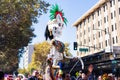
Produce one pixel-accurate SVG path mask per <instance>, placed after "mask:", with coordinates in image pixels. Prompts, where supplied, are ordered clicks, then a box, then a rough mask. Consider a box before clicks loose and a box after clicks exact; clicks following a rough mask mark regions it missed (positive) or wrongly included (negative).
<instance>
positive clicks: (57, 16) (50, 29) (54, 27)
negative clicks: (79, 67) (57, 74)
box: [45, 4, 67, 68]
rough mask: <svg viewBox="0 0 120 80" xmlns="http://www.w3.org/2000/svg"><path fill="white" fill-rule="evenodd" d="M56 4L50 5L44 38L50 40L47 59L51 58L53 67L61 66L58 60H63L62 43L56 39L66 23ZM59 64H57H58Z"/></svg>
mask: <svg viewBox="0 0 120 80" xmlns="http://www.w3.org/2000/svg"><path fill="white" fill-rule="evenodd" d="M62 11H63V10H61V9H60V8H59V7H58V5H57V4H55V5H52V7H51V9H50V21H49V22H48V23H47V26H46V30H45V38H46V40H48V39H49V40H50V43H51V48H50V53H49V54H48V59H50V58H51V59H52V60H53V65H52V66H53V68H61V67H62V66H61V64H60V61H61V60H63V52H64V48H65V46H64V43H63V42H61V41H59V40H57V38H58V37H60V36H61V33H62V29H63V26H64V24H66V23H67V19H66V18H65V17H64V13H63V12H62ZM58 64H59V65H58Z"/></svg>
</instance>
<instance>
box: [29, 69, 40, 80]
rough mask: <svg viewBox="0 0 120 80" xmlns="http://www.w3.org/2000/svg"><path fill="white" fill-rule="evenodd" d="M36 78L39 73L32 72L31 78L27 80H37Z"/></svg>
mask: <svg viewBox="0 0 120 80" xmlns="http://www.w3.org/2000/svg"><path fill="white" fill-rule="evenodd" d="M38 77H39V72H38V71H37V70H34V71H33V74H32V76H31V77H30V78H29V79H28V80H39V79H38Z"/></svg>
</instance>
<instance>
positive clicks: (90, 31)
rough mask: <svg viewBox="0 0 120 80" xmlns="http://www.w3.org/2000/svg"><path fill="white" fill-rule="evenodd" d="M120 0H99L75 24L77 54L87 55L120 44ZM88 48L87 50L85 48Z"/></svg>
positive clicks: (111, 49) (108, 50)
mask: <svg viewBox="0 0 120 80" xmlns="http://www.w3.org/2000/svg"><path fill="white" fill-rule="evenodd" d="M119 25H120V0H99V2H98V3H97V4H96V5H94V6H93V7H92V8H91V9H90V10H88V12H86V13H85V14H84V15H83V16H82V17H80V18H79V19H78V20H77V21H76V22H75V23H74V24H73V26H75V27H76V29H77V42H78V49H79V51H81V52H80V53H78V54H77V55H78V56H79V55H80V56H87V55H91V54H93V53H96V52H100V51H102V50H106V51H107V52H112V51H113V46H120V34H119V31H120V26H119ZM85 49H86V50H85Z"/></svg>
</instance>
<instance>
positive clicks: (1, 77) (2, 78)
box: [0, 71, 4, 80]
mask: <svg viewBox="0 0 120 80" xmlns="http://www.w3.org/2000/svg"><path fill="white" fill-rule="evenodd" d="M0 80H4V72H2V71H0Z"/></svg>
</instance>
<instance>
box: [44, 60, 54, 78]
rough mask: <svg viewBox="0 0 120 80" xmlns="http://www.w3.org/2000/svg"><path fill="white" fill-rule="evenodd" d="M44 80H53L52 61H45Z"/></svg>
mask: <svg viewBox="0 0 120 80" xmlns="http://www.w3.org/2000/svg"><path fill="white" fill-rule="evenodd" d="M44 80H55V79H54V76H53V69H52V60H51V59H47V67H46V69H45V75H44Z"/></svg>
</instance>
